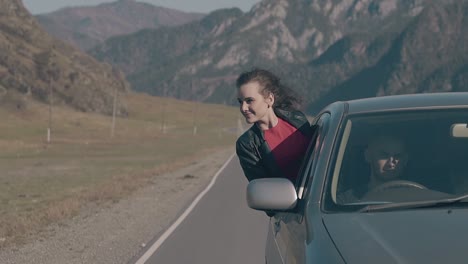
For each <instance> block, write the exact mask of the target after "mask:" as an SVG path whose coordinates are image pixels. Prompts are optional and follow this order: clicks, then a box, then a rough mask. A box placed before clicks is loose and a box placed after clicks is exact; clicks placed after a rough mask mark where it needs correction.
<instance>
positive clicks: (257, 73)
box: [236, 68, 302, 110]
mask: <svg viewBox="0 0 468 264" xmlns="http://www.w3.org/2000/svg"><path fill="white" fill-rule="evenodd" d="M250 82H258V83H259V84H260V86H261V87H262V88H263V89H262V90H261V91H260V93H261V94H262V95H264V96H265V97H267V96H268V95H269V94H270V93H272V94H273V96H274V97H275V102H274V104H273V108H278V109H284V110H298V109H299V108H300V105H301V103H302V102H301V99H300V98H299V96H298V95H297V93H296V92H295V91H294V90H292V89H291V88H289V87H288V86H286V85H284V84H283V83H281V79H280V78H279V77H278V76H276V75H275V74H273V73H272V72H270V71H268V70H265V69H260V68H254V69H253V70H250V71H247V72H243V73H241V74H240V75H239V77H238V78H237V80H236V86H237V88H240V87H241V86H242V85H244V84H247V83H250Z"/></svg>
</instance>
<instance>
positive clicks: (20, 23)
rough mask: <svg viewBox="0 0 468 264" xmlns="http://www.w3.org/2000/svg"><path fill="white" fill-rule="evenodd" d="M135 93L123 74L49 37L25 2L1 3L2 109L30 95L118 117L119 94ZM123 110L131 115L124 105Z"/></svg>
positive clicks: (120, 107)
mask: <svg viewBox="0 0 468 264" xmlns="http://www.w3.org/2000/svg"><path fill="white" fill-rule="evenodd" d="M129 89H130V86H129V84H128V82H127V81H126V79H125V76H124V75H123V73H122V72H121V71H119V70H117V69H115V68H113V67H112V66H111V65H109V64H102V63H100V62H98V61H97V60H95V59H94V58H93V57H91V56H89V55H87V54H84V53H82V52H80V51H79V50H77V49H75V48H73V47H71V46H70V45H68V44H65V43H63V42H62V41H59V40H56V39H55V38H53V37H51V36H49V35H48V34H47V33H46V32H45V31H43V30H42V29H41V27H40V26H39V24H38V23H37V22H36V20H35V19H34V17H33V16H32V15H31V14H30V13H29V12H28V11H27V10H26V9H25V7H24V6H23V4H22V2H21V0H0V106H2V105H5V104H12V103H14V102H12V100H17V101H18V105H17V107H18V108H19V107H20V106H21V104H19V102H21V98H24V97H25V96H29V97H31V98H33V99H35V100H39V101H42V102H49V100H53V103H54V104H65V105H69V106H71V107H74V108H76V109H79V110H81V111H92V112H99V113H112V111H113V100H114V94H116V93H118V94H122V93H126V92H128V91H129ZM52 98H53V99H52ZM117 110H118V113H120V114H125V113H126V112H127V110H126V107H125V102H124V101H122V100H120V101H119V103H118V108H117Z"/></svg>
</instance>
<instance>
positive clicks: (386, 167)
mask: <svg viewBox="0 0 468 264" xmlns="http://www.w3.org/2000/svg"><path fill="white" fill-rule="evenodd" d="M363 158H364V159H365V161H366V163H367V165H368V166H369V168H370V175H369V177H368V179H369V180H368V183H367V186H366V188H364V189H365V190H366V191H365V192H364V194H366V193H367V194H369V193H371V192H372V191H373V190H376V188H377V187H379V186H383V184H384V183H387V182H391V181H395V180H401V179H403V172H404V169H405V167H406V165H407V163H408V159H409V155H408V152H407V151H406V146H405V143H404V142H403V140H401V139H399V138H397V137H395V136H392V135H379V136H375V137H373V138H372V139H370V140H369V142H368V144H367V148H366V149H365V151H364V157H363ZM360 196H361V195H357V194H356V190H353V189H348V190H346V191H344V192H341V193H339V194H338V195H337V202H338V204H346V203H353V202H358V201H359V200H360ZM364 196H366V195H364Z"/></svg>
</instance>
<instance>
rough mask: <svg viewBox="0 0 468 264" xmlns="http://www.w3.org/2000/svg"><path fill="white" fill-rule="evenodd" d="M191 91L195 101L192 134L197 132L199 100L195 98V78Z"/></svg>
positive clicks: (191, 84)
mask: <svg viewBox="0 0 468 264" xmlns="http://www.w3.org/2000/svg"><path fill="white" fill-rule="evenodd" d="M190 91H191V92H192V101H193V102H194V103H195V107H194V110H193V133H192V135H194V136H195V135H196V134H197V114H198V113H197V112H198V102H197V101H196V99H195V93H194V91H193V80H191V81H190Z"/></svg>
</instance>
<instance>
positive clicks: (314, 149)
mask: <svg viewBox="0 0 468 264" xmlns="http://www.w3.org/2000/svg"><path fill="white" fill-rule="evenodd" d="M329 120H330V113H323V114H322V115H320V116H319V117H317V119H316V122H315V123H314V125H315V126H316V130H315V133H314V136H313V138H312V142H311V144H310V145H309V149H308V150H307V154H306V157H308V160H307V161H306V162H304V163H303V167H302V168H301V172H300V175H302V177H301V183H300V184H299V187H298V197H299V199H303V198H304V197H305V193H306V191H307V189H306V187H307V186H308V183H309V182H310V181H311V179H312V178H313V172H314V170H315V167H316V164H317V162H316V160H317V157H319V156H320V152H321V150H322V145H323V142H324V139H325V135H326V134H327V131H328V126H329Z"/></svg>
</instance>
